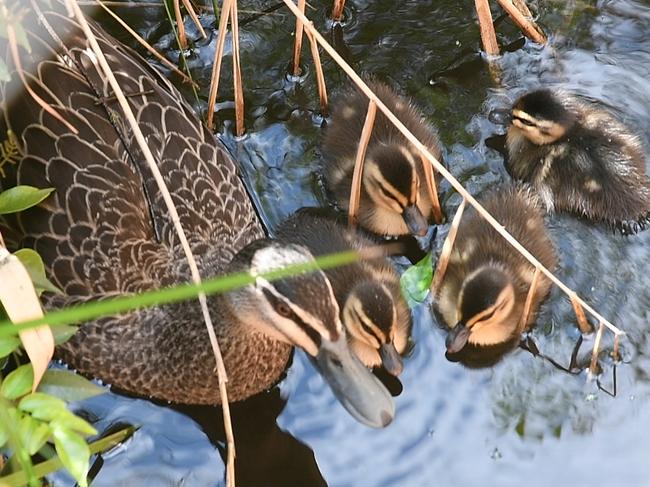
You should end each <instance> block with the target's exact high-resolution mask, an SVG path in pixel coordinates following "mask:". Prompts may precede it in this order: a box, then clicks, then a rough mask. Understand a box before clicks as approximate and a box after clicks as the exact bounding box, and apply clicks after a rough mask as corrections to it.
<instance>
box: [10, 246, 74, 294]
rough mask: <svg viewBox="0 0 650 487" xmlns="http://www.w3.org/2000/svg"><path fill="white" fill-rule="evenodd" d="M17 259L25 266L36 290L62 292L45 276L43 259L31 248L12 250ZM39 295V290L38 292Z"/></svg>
mask: <svg viewBox="0 0 650 487" xmlns="http://www.w3.org/2000/svg"><path fill="white" fill-rule="evenodd" d="M14 255H15V256H16V257H18V260H20V262H21V263H22V264H23V265H24V266H25V269H27V272H28V273H29V277H30V278H31V280H32V282H33V283H34V287H35V288H36V290H37V291H50V292H53V293H58V294H63V293H62V292H61V290H60V289H59V288H58V287H56V286H55V285H54V284H52V283H51V282H50V281H49V280H48V278H47V277H45V266H44V265H43V259H41V256H40V255H38V253H37V252H35V251H34V250H32V249H20V250H17V251H16V252H14ZM39 295H40V292H39Z"/></svg>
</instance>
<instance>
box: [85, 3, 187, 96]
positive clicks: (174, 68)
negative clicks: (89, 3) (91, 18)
mask: <svg viewBox="0 0 650 487" xmlns="http://www.w3.org/2000/svg"><path fill="white" fill-rule="evenodd" d="M109 3H110V2H102V1H101V0H97V3H96V5H99V6H100V7H102V8H103V9H104V10H105V11H106V12H107V13H108V14H109V15H110V16H111V17H113V18H114V19H115V20H116V21H117V23H119V24H120V25H121V26H122V27H124V29H125V30H126V31H127V32H128V33H129V34H131V36H132V37H133V38H134V39H135V40H136V41H138V42H139V43H140V45H142V46H143V47H144V48H145V49H146V50H147V51H149V52H150V53H151V54H153V56H154V57H155V58H156V59H158V61H160V62H161V63H163V64H164V65H165V66H167V67H168V68H169V69H171V70H172V71H174V73H176V74H177V75H179V76H180V77H181V78H183V81H184V82H186V83H191V84H192V85H194V86H198V85H197V84H196V83H195V82H194V80H193V79H192V78H190V77H189V76H187V75H186V74H185V73H183V72H182V71H181V70H180V69H178V67H177V66H176V65H175V64H174V63H172V62H171V61H169V60H168V59H167V58H166V57H165V56H163V55H162V54H160V53H159V52H158V51H156V50H155V49H154V48H153V46H152V45H151V44H149V43H148V42H147V41H146V40H144V38H142V37H141V36H140V35H139V34H138V33H137V32H136V31H134V30H133V29H132V28H131V27H129V25H128V24H127V23H126V22H124V20H122V18H121V17H120V16H119V15H117V14H116V13H115V12H113V11H112V10H111V9H110V8H108V7H107V5H108V4H109Z"/></svg>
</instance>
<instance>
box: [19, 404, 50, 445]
mask: <svg viewBox="0 0 650 487" xmlns="http://www.w3.org/2000/svg"><path fill="white" fill-rule="evenodd" d="M18 434H19V435H20V441H21V443H22V445H23V447H24V448H25V449H27V452H28V453H29V454H30V455H34V454H35V453H36V452H38V450H40V449H41V447H42V446H43V445H44V444H45V442H46V441H47V439H48V438H49V437H50V434H51V431H50V427H49V426H48V425H47V423H43V422H42V421H37V420H36V419H34V418H33V417H32V416H30V415H29V414H24V415H23V416H22V417H21V418H20V419H19V420H18Z"/></svg>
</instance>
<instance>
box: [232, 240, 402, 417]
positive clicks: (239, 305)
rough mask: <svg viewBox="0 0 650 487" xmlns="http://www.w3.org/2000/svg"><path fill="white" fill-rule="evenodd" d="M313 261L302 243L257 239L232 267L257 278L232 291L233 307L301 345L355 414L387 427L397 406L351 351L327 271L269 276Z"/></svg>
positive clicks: (241, 316) (242, 317)
mask: <svg viewBox="0 0 650 487" xmlns="http://www.w3.org/2000/svg"><path fill="white" fill-rule="evenodd" d="M313 262H314V258H313V256H312V254H311V253H310V252H309V251H308V250H307V249H306V248H305V247H302V246H300V245H282V244H279V243H277V242H272V241H270V240H258V241H255V242H253V243H252V244H250V245H248V246H247V247H244V249H242V250H241V251H240V252H239V253H238V254H237V255H236V256H235V258H234V259H233V263H232V268H233V270H235V271H236V270H240V271H248V272H249V273H250V274H251V275H252V276H253V277H254V282H253V283H252V284H249V285H247V286H244V287H241V288H239V289H236V290H234V291H231V292H229V293H228V294H227V300H228V303H229V306H230V309H231V310H232V312H233V313H234V314H235V315H236V317H237V319H238V321H239V322H240V323H241V325H240V326H244V327H245V326H252V327H254V328H255V329H256V331H258V332H261V333H263V334H265V335H267V336H270V337H271V338H274V339H276V340H279V341H282V342H285V343H288V344H290V345H294V346H297V347H300V348H302V349H303V350H304V351H305V352H306V353H307V354H308V356H309V357H310V359H311V361H312V363H313V364H314V365H315V367H316V368H317V369H318V371H319V372H320V374H321V375H322V376H323V378H324V379H325V380H326V381H327V382H328V383H329V385H330V387H331V389H332V392H334V395H335V396H336V397H337V399H338V400H339V401H340V402H341V404H342V405H343V406H344V407H345V408H346V409H347V410H348V412H350V414H351V415H352V416H353V417H355V418H356V419H357V420H359V421H360V422H362V423H364V424H366V425H368V426H372V427H375V428H381V427H384V426H386V425H388V424H389V423H390V422H391V421H392V418H393V417H394V414H395V405H394V403H393V400H392V398H391V396H390V394H389V392H388V391H387V390H386V388H385V387H384V386H383V385H382V384H381V382H379V380H377V378H376V377H374V376H373V375H372V374H371V373H370V372H369V371H368V369H366V367H364V366H363V364H362V363H361V362H360V361H359V360H358V359H357V358H356V357H354V355H353V354H352V352H351V350H350V348H349V346H348V344H347V339H346V334H345V330H344V329H343V325H342V324H341V321H340V319H339V307H338V304H337V302H336V299H335V297H334V293H333V291H332V286H331V285H330V282H329V280H328V279H327V277H326V276H325V274H324V273H323V272H322V271H320V270H309V271H303V272H292V273H290V275H288V276H287V275H284V276H283V277H281V278H279V279H271V276H269V273H274V272H277V271H279V270H281V269H284V268H286V267H288V266H298V265H302V264H309V263H313ZM235 339H236V337H235Z"/></svg>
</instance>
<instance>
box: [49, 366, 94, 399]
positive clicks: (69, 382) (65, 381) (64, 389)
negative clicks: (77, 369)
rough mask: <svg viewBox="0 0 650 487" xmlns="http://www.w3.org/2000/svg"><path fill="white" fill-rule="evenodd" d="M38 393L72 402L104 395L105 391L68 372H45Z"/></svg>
mask: <svg viewBox="0 0 650 487" xmlns="http://www.w3.org/2000/svg"><path fill="white" fill-rule="evenodd" d="M38 391H39V392H45V393H47V394H50V395H52V396H56V397H58V398H59V399H62V400H63V401H66V402H72V401H81V400H83V399H88V398H89V397H93V396H98V395H99V394H104V393H105V392H106V391H107V389H105V388H103V387H99V386H98V385H97V384H94V383H93V382H90V381H89V380H88V379H86V378H84V377H82V376H80V375H77V374H75V373H74V372H71V371H69V370H47V371H45V374H44V375H43V379H41V383H40V384H39V385H38Z"/></svg>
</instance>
